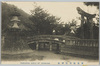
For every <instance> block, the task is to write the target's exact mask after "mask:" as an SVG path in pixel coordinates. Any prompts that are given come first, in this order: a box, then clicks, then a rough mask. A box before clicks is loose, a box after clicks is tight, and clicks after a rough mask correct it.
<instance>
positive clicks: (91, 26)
mask: <svg viewBox="0 0 100 66" xmlns="http://www.w3.org/2000/svg"><path fill="white" fill-rule="evenodd" d="M89 22H90V39H93V19H92V18H90V19H89Z"/></svg>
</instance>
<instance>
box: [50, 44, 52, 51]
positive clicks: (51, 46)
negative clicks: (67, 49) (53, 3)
mask: <svg viewBox="0 0 100 66" xmlns="http://www.w3.org/2000/svg"><path fill="white" fill-rule="evenodd" d="M49 43H50V51H52V44H51V42H49Z"/></svg>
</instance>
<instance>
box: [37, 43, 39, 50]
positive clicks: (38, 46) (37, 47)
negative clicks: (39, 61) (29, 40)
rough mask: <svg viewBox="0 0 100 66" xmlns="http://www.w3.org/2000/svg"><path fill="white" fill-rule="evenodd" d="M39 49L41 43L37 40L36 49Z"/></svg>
mask: <svg viewBox="0 0 100 66" xmlns="http://www.w3.org/2000/svg"><path fill="white" fill-rule="evenodd" d="M38 49H39V43H38V42H36V50H38Z"/></svg>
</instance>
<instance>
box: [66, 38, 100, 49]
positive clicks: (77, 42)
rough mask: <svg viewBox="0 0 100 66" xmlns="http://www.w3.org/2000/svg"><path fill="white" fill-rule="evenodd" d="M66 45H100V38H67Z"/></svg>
mask: <svg viewBox="0 0 100 66" xmlns="http://www.w3.org/2000/svg"><path fill="white" fill-rule="evenodd" d="M65 44H66V45H74V46H90V47H98V46H99V40H97V39H78V40H77V39H71V40H65Z"/></svg>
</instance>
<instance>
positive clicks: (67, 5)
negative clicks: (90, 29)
mask: <svg viewBox="0 0 100 66" xmlns="http://www.w3.org/2000/svg"><path fill="white" fill-rule="evenodd" d="M6 3H8V4H13V5H15V6H17V7H18V8H20V9H22V10H23V11H25V12H26V13H28V14H31V12H30V10H33V9H34V5H35V4H37V6H41V7H42V8H43V9H44V10H47V11H48V13H50V14H52V15H54V16H57V17H60V18H61V21H62V22H64V24H65V23H68V22H70V21H72V19H75V20H77V24H80V20H79V19H78V18H77V17H80V14H78V12H77V10H76V8H77V7H80V8H81V9H83V10H84V11H85V12H87V13H90V14H98V13H99V11H98V10H97V8H96V7H95V6H86V5H84V3H83V2H6ZM93 20H94V21H96V20H95V19H93Z"/></svg>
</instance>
